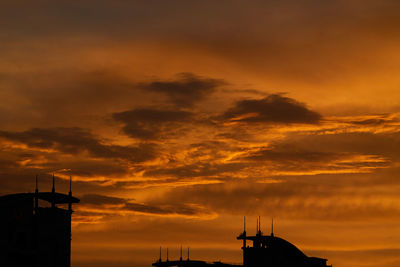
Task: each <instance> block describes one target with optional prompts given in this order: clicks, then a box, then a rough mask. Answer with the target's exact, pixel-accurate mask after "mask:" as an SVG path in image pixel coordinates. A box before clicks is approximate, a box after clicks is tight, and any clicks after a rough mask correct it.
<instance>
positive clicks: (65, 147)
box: [0, 127, 155, 162]
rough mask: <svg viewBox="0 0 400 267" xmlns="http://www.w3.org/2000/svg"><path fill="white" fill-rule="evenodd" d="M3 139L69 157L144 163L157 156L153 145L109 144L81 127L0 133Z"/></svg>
mask: <svg viewBox="0 0 400 267" xmlns="http://www.w3.org/2000/svg"><path fill="white" fill-rule="evenodd" d="M0 137H2V138H5V139H8V140H11V141H15V142H20V143H23V144H26V145H27V146H29V147H34V148H42V149H55V150H58V151H60V152H63V153H68V154H77V153H81V152H85V151H86V152H89V153H90V154H91V155H92V156H93V157H98V158H117V159H123V160H128V161H131V162H143V161H147V160H150V159H153V158H154V157H155V151H154V146H153V145H150V144H140V145H138V146H136V147H134V146H119V145H107V144H103V143H102V142H101V140H99V139H98V138H96V137H95V136H94V135H93V134H91V133H90V132H88V131H86V130H84V129H82V128H78V127H73V128H62V127H58V128H46V129H43V128H32V129H30V130H27V131H23V132H9V131H0Z"/></svg>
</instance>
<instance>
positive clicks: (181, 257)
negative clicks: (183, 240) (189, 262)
mask: <svg viewBox="0 0 400 267" xmlns="http://www.w3.org/2000/svg"><path fill="white" fill-rule="evenodd" d="M179 260H180V261H182V245H181V257H180V258H179Z"/></svg>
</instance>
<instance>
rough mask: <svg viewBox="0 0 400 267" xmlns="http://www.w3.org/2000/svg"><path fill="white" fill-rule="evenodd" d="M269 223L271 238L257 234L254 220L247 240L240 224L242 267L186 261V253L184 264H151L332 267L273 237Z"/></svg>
mask: <svg viewBox="0 0 400 267" xmlns="http://www.w3.org/2000/svg"><path fill="white" fill-rule="evenodd" d="M273 229H274V228H273V222H272V225H271V234H270V235H263V233H262V232H261V222H260V218H258V219H257V231H256V234H255V235H253V236H248V235H247V233H246V221H244V230H243V233H241V234H240V235H239V236H238V237H237V239H238V240H242V241H243V246H242V250H243V264H242V265H233V264H227V263H222V262H212V263H209V262H206V261H200V260H190V259H189V252H188V257H187V259H186V260H183V259H182V249H181V257H180V259H179V260H172V261H171V260H169V259H168V256H167V260H166V261H163V260H162V259H161V249H160V258H159V260H158V261H156V262H154V263H153V266H156V267H169V266H178V267H202V266H204V267H205V266H214V267H218V266H220V267H332V265H327V259H322V258H317V257H308V256H306V255H305V254H304V253H303V252H302V251H301V250H300V249H298V248H297V247H296V246H295V245H293V244H291V243H290V242H288V241H286V240H284V239H282V238H279V237H276V236H275V235H274V230H273ZM247 241H250V242H253V244H252V246H249V245H247Z"/></svg>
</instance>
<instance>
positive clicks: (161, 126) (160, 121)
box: [112, 108, 194, 140]
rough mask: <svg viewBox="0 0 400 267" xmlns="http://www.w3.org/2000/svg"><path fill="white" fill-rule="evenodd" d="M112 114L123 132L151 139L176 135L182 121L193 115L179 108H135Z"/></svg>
mask: <svg viewBox="0 0 400 267" xmlns="http://www.w3.org/2000/svg"><path fill="white" fill-rule="evenodd" d="M112 116H113V118H114V119H115V120H116V121H119V122H122V123H123V124H124V126H123V128H122V130H123V132H124V133H125V134H127V135H129V136H131V137H133V138H137V139H142V140H153V139H159V138H162V139H164V138H168V137H170V136H174V135H176V134H177V133H178V132H179V130H180V129H181V127H182V123H184V122H186V123H187V122H190V120H191V119H193V116H194V115H193V114H192V113H191V112H188V111H180V110H161V109H152V108H137V109H133V110H128V111H124V112H119V113H114V114H113V115H112Z"/></svg>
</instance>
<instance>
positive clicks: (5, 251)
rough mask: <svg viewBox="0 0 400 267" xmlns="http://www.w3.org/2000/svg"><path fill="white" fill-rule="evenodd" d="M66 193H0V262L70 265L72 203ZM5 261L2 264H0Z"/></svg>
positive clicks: (16, 265)
mask: <svg viewBox="0 0 400 267" xmlns="http://www.w3.org/2000/svg"><path fill="white" fill-rule="evenodd" d="M73 203H79V199H78V198H75V197H73V196H72V191H71V178H70V190H69V193H68V194H61V193H57V192H55V185H54V175H53V188H52V191H51V192H39V190H38V181H37V177H36V190H35V193H19V194H11V195H5V196H1V197H0V214H1V219H0V266H7V267H8V266H9V267H25V266H26V267H27V266H29V267H32V266H34V267H70V265H71V264H70V261H71V215H72V213H73V211H72V204H73ZM2 263H4V265H3V264H2Z"/></svg>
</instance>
